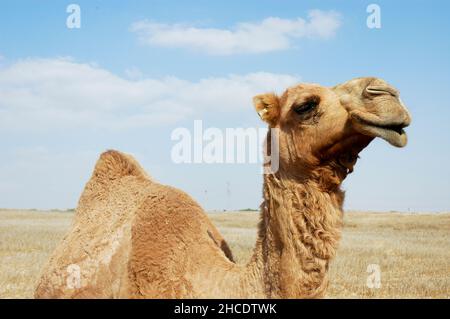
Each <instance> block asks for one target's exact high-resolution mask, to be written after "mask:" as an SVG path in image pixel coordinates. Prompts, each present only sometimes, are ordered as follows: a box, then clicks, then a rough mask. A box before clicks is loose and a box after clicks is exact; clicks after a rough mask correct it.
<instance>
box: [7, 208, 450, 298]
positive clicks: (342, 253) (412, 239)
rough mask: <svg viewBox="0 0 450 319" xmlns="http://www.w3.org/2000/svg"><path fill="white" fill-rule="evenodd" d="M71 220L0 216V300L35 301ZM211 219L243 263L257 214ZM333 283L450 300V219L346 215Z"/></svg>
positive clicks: (380, 293)
mask: <svg viewBox="0 0 450 319" xmlns="http://www.w3.org/2000/svg"><path fill="white" fill-rule="evenodd" d="M72 216H73V213H71V212H57V211H46V212H42V211H35V210H27V211H23V210H0V261H1V262H0V298H32V296H33V290H34V286H35V283H36V280H37V277H38V276H39V273H40V270H41V268H42V266H43V264H44V263H45V262H46V260H47V258H48V257H49V254H50V253H51V252H52V250H53V249H54V247H55V246H56V245H57V244H58V242H59V240H61V238H62V236H63V235H64V233H65V232H66V231H67V229H68V227H69V226H70V222H71V219H72ZM210 217H211V219H212V220H213V221H214V223H215V224H216V225H217V226H218V227H219V229H220V231H221V232H222V234H223V235H224V237H225V239H226V240H227V241H228V243H229V244H230V246H231V248H232V250H233V254H234V256H235V259H236V260H237V262H239V263H245V262H246V261H247V260H248V259H249V257H250V255H251V252H252V249H253V246H254V242H255V238H256V224H257V222H258V213H256V212H227V213H211V214H210ZM371 265H372V266H371ZM374 265H375V266H374ZM368 268H369V271H371V270H370V269H375V270H377V269H379V270H380V272H379V274H380V276H379V278H380V284H381V287H379V288H376V287H373V285H372V287H373V288H369V287H368V285H367V281H368V277H369V278H373V277H372V276H374V274H372V275H371V273H370V272H368ZM369 281H370V280H369ZM330 282H331V283H330V287H329V290H328V294H327V297H328V298H450V213H440V214H423V213H421V214H402V213H364V212H347V213H346V215H345V227H344V231H343V238H342V241H341V245H340V248H339V250H338V252H337V257H336V259H335V260H334V261H333V262H332V264H331V267H330ZM370 282H372V281H370ZM369 284H370V283H369Z"/></svg>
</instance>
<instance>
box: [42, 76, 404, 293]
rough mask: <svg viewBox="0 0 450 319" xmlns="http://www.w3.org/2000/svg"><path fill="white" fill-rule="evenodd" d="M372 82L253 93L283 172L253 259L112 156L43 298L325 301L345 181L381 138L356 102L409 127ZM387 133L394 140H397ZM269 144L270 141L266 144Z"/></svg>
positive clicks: (127, 159) (271, 185)
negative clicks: (72, 276) (76, 275)
mask: <svg viewBox="0 0 450 319" xmlns="http://www.w3.org/2000/svg"><path fill="white" fill-rule="evenodd" d="M374 81H381V80H378V79H374V78H362V79H357V80H353V81H350V82H348V83H346V84H344V85H341V86H337V87H334V88H331V89H330V88H324V87H320V86H318V85H307V84H303V85H299V86H296V87H292V88H289V89H288V90H287V91H286V92H285V93H284V94H283V95H282V96H281V97H280V98H279V97H277V96H276V95H274V94H269V95H260V96H257V97H255V99H254V103H255V108H256V110H257V111H258V113H259V114H260V116H261V118H262V119H263V120H265V121H267V122H268V124H269V126H270V127H271V128H277V129H278V130H279V140H278V144H279V145H278V146H279V150H280V167H279V170H278V171H277V172H276V173H274V174H269V175H265V176H264V188H263V197H264V201H263V203H262V205H261V221H260V224H259V231H258V239H257V242H256V245H255V249H254V253H253V256H252V258H251V260H250V261H249V262H248V263H247V264H246V265H237V264H235V263H234V262H233V258H232V255H231V251H230V249H229V247H228V246H227V244H226V242H225V241H224V239H223V238H222V236H221V235H220V233H219V232H218V231H217V229H216V227H215V226H214V225H213V224H212V223H211V222H210V220H209V219H208V217H207V216H206V214H205V213H204V211H203V210H202V209H201V207H200V206H199V205H198V204H197V203H196V202H195V201H194V200H193V199H192V198H191V197H190V196H189V195H187V194H185V193H184V192H182V191H180V190H177V189H175V188H172V187H169V186H164V185H161V184H158V183H156V182H154V181H152V180H151V179H150V177H148V175H147V174H146V173H145V172H144V171H143V169H142V168H141V167H140V166H139V164H138V163H137V162H136V161H135V160H134V159H133V158H132V157H131V156H129V155H125V154H122V153H120V152H117V151H108V152H106V153H104V154H102V156H101V157H100V160H99V161H98V162H97V164H96V167H95V169H94V173H93V175H92V177H91V179H90V180H89V182H88V183H87V185H86V188H85V190H84V192H83V194H82V196H81V198H80V201H79V205H78V208H77V210H76V214H75V218H74V221H73V225H72V229H71V230H70V232H69V233H68V234H67V235H66V237H65V238H64V239H63V241H62V243H61V244H60V245H59V246H58V247H57V249H56V251H55V252H54V253H53V255H52V257H51V259H50V260H49V262H48V264H47V266H46V267H45V269H44V271H43V274H42V277H41V278H40V281H39V283H38V286H37V288H36V292H35V296H36V297H37V298H93V297H94V298H315V297H320V296H323V295H324V293H325V291H326V287H327V283H328V281H327V270H328V265H329V261H330V260H331V259H332V258H333V257H334V255H335V252H336V248H337V246H338V242H339V238H340V229H341V226H342V203H343V199H344V194H343V192H342V191H341V190H340V184H341V182H342V180H343V179H344V178H345V177H346V176H347V174H348V173H349V172H351V171H352V170H353V166H354V164H355V163H356V159H357V155H358V153H359V152H360V151H361V150H362V149H363V148H364V147H366V146H367V145H368V144H369V143H370V141H371V140H372V139H373V137H374V136H375V135H369V134H367V133H366V132H368V129H367V128H365V127H362V126H361V123H360V122H358V123H359V124H358V125H360V126H361V128H360V127H359V126H358V125H356V124H355V125H354V123H353V121H354V120H353V119H352V117H351V112H352V111H353V109H352V105H358V107H360V109H358V110H357V111H358V112H360V113H361V112H362V111H363V110H364V106H365V105H366V104H368V105H369V106H370V108H369V110H367V112H370V114H369V115H367V117H369V116H371V114H372V113H374V114H376V116H377V120H379V119H380V120H383V121H385V122H387V123H391V122H392V119H394V120H398V118H399V117H402V118H403V122H405V125H404V126H406V125H407V124H409V121H410V119H409V114H407V115H405V114H406V113H405V112H406V110H404V108H403V109H402V107H403V106H402V105H401V103H400V102H399V101H398V99H397V96H395V95H393V94H390V93H389V96H388V95H383V94H381V93H380V92H379V91H374V92H375V93H373V94H374V95H376V96H363V95H364V94H362V93H361V92H366V91H367V90H366V87H368V85H370V84H371V83H372V84H373V82H374ZM377 83H378V82H377ZM380 83H381V84H383V85H384V84H385V82H380ZM385 85H387V84H385ZM383 88H385V87H382V89H383ZM382 92H387V91H386V90H385V91H382ZM380 94H381V95H383V96H381V100H380V99H379V98H380V97H379V95H380ZM386 94H388V93H386ZM377 98H378V99H379V100H377ZM352 99H354V100H355V101H353V102H352V103H350V102H349V101H351V100H352ZM367 99H369V100H370V101H367ZM305 101H306V102H307V101H313V102H314V103H318V105H317V107H316V108H315V109H314V110H313V111H311V112H308V113H305V114H298V113H296V112H295V111H294V110H297V109H298V108H299V107H302V105H305ZM377 101H379V102H377ZM369 102H370V103H369ZM358 103H359V104H358ZM377 103H379V104H381V105H382V110H379V109H377V108H376V105H377ZM386 103H388V104H386ZM264 110H265V111H264ZM361 114H362V115H361V116H363V117H364V116H366V115H365V114H363V113H361ZM392 114H395V117H392V116H391V115H392ZM390 116H391V118H389V117H390ZM389 121H391V122H389ZM406 122H408V123H406ZM355 127H356V128H355ZM369 129H370V128H369ZM361 132H365V133H364V134H362V133H361ZM380 134H381V137H383V138H386V139H387V140H389V141H390V142H391V140H390V139H393V137H392V136H394V135H392V136H391V135H388V134H394V133H392V132H388V133H386V134H385V133H384V132H383V133H380ZM383 134H384V135H383ZM395 136H397V135H395ZM395 136H394V138H395ZM394 142H398V141H397V140H394ZM398 143H401V141H400V142H398ZM268 144H269V145H268V146H269V148H273V147H274V145H270V139H268ZM73 264H74V265H77V266H79V269H80V273H81V282H80V286H79V287H75V288H74V287H71V286H70V285H67V280H68V279H67V278H68V276H69V274H68V267H69V266H70V265H73Z"/></svg>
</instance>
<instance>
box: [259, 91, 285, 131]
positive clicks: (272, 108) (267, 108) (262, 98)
mask: <svg viewBox="0 0 450 319" xmlns="http://www.w3.org/2000/svg"><path fill="white" fill-rule="evenodd" d="M253 104H254V106H255V109H256V112H258V114H259V117H260V118H261V119H262V120H263V121H264V122H267V123H268V124H269V125H270V126H275V125H276V124H277V122H278V118H279V117H280V101H279V99H278V96H276V95H275V94H273V93H267V94H260V95H257V96H255V97H254V98H253Z"/></svg>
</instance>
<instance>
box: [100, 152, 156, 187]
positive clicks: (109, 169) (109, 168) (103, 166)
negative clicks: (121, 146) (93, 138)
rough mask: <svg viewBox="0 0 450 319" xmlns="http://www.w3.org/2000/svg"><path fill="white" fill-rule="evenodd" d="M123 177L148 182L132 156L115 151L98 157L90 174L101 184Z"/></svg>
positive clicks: (144, 173)
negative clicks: (141, 179)
mask: <svg viewBox="0 0 450 319" xmlns="http://www.w3.org/2000/svg"><path fill="white" fill-rule="evenodd" d="M125 176H136V177H142V178H145V179H149V180H150V177H149V176H148V175H147V173H146V172H145V171H144V169H143V168H142V167H141V165H139V163H138V162H137V161H136V160H135V159H134V158H133V156H131V155H129V154H125V153H122V152H119V151H115V150H108V151H106V152H104V153H102V154H101V155H100V158H99V160H98V161H97V163H96V164H95V168H94V172H93V174H92V178H93V179H95V180H97V181H103V182H107V181H111V180H115V179H119V178H122V177H125Z"/></svg>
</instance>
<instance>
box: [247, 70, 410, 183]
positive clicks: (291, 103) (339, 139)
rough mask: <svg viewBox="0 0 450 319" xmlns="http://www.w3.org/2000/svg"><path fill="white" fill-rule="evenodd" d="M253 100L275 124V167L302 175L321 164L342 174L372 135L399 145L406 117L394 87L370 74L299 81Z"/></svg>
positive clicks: (266, 118)
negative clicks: (327, 81)
mask: <svg viewBox="0 0 450 319" xmlns="http://www.w3.org/2000/svg"><path fill="white" fill-rule="evenodd" d="M253 102H254V105H255V108H256V111H257V112H258V114H259V115H260V117H261V118H262V119H263V120H264V121H265V122H267V123H268V124H269V127H270V128H276V129H278V130H277V132H278V134H279V162H280V169H285V170H290V171H294V172H297V173H298V175H302V174H303V176H304V175H305V174H307V173H308V172H312V171H316V172H317V168H318V167H319V168H320V167H322V168H328V169H331V170H332V171H333V172H337V173H339V174H338V175H340V176H341V177H343V178H345V176H346V175H347V174H348V173H349V172H351V171H352V170H353V166H354V164H355V163H356V160H357V158H358V154H359V153H360V152H361V150H362V149H364V148H365V147H366V146H367V145H368V144H369V143H370V142H371V141H372V140H373V139H374V138H375V137H380V138H382V139H384V140H386V141H387V142H389V143H390V144H392V145H393V146H396V147H403V146H405V145H406V142H407V137H406V133H405V131H404V130H403V129H404V128H405V127H406V126H408V125H409V124H410V122H411V117H410V115H409V113H408V111H407V109H406V108H405V106H404V105H403V103H402V102H401V100H400V99H399V93H398V91H397V90H396V89H395V88H393V87H392V86H391V85H389V84H388V83H386V82H385V81H383V80H381V79H378V78H373V77H366V78H357V79H353V80H351V81H348V82H345V83H343V84H340V85H337V86H334V87H331V88H330V87H323V86H320V85H317V84H299V85H296V86H293V87H290V88H288V89H287V90H286V91H285V92H284V93H283V94H282V95H281V96H277V95H275V94H273V93H268V94H261V95H257V96H255V97H254V98H253Z"/></svg>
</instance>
